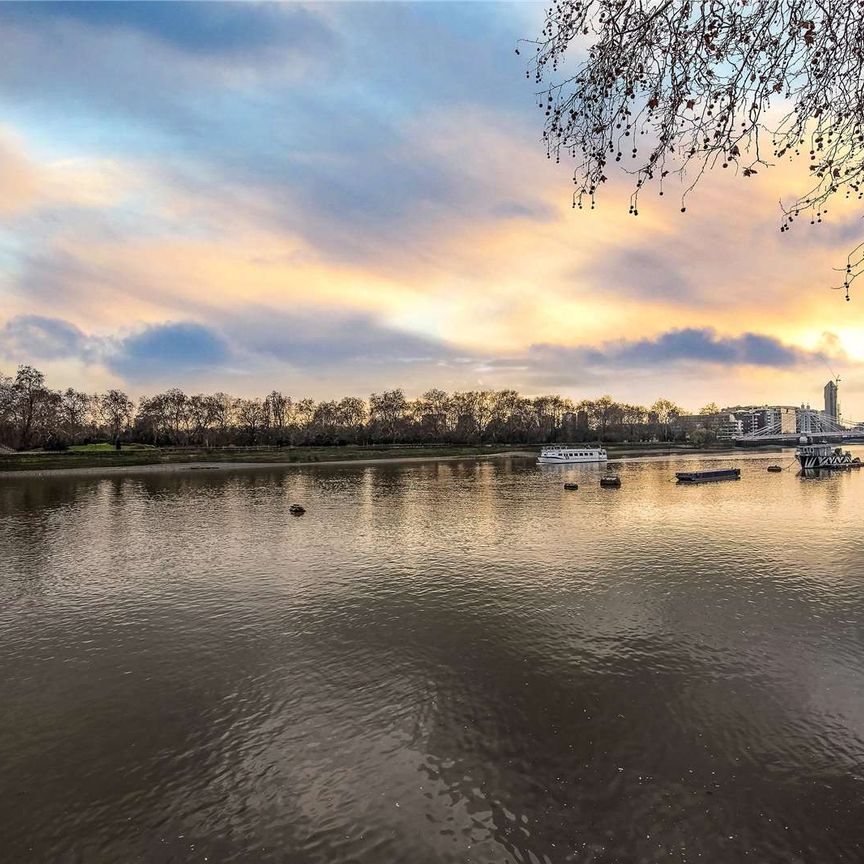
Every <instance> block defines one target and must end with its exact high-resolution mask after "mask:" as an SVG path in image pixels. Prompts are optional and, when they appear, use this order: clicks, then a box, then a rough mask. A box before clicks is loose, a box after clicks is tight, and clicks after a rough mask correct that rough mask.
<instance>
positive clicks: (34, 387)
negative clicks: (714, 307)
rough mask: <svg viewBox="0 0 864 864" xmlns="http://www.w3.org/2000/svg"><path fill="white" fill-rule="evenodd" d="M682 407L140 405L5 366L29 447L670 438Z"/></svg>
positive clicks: (11, 431) (444, 396)
mask: <svg viewBox="0 0 864 864" xmlns="http://www.w3.org/2000/svg"><path fill="white" fill-rule="evenodd" d="M680 413H682V412H681V409H680V408H678V407H677V406H676V405H675V404H674V403H672V402H670V401H668V400H666V399H660V400H658V401H657V402H655V403H654V405H652V406H651V408H645V407H642V406H639V405H626V404H621V403H618V402H615V401H614V400H613V399H612V398H611V397H609V396H603V397H601V398H600V399H586V400H582V401H581V402H578V403H574V402H573V401H572V400H570V399H566V398H562V397H561V396H556V395H549V396H535V397H526V396H521V395H520V394H519V393H517V392H516V391H515V390H497V391H492V390H471V391H465V392H458V393H445V392H444V391H443V390H437V389H432V390H429V391H427V392H426V393H424V394H423V395H422V396H421V397H420V398H418V399H408V398H406V396H405V394H404V393H403V391H402V390H400V389H396V390H387V391H385V392H382V393H373V394H372V395H371V396H370V397H369V399H368V400H365V399H360V398H358V397H356V396H346V397H344V398H343V399H340V400H338V401H337V400H332V401H322V402H315V401H314V400H312V399H299V400H294V399H292V398H291V397H290V396H285V395H283V394H282V393H280V392H279V391H277V390H274V391H273V392H271V393H270V394H268V395H267V396H266V397H265V398H263V399H244V398H235V397H232V396H229V395H228V394H226V393H212V394H203V393H197V394H194V395H191V396H190V395H187V394H186V393H184V392H183V391H181V390H178V389H171V390H168V391H166V392H164V393H157V394H156V395H155V396H143V397H141V399H139V401H138V404H137V405H135V404H133V402H132V400H131V399H130V398H129V397H128V396H127V395H126V394H125V393H123V392H121V391H119V390H109V391H108V392H107V393H101V394H95V395H90V394H87V393H82V392H80V391H78V390H73V389H71V388H69V389H67V390H65V391H62V392H61V391H57V390H51V389H50V388H48V387H47V386H46V384H45V378H44V376H43V375H42V373H41V372H39V371H38V370H36V369H34V368H32V367H30V366H21V367H20V368H19V369H18V372H17V374H16V376H15V377H14V378H10V377H5V376H3V375H2V374H0V444H2V445H4V446H7V447H12V448H16V449H19V450H20V449H27V448H33V447H44V448H49V449H51V448H54V449H63V448H65V447H67V446H69V445H70V444H79V443H87V442H91V441H105V440H110V441H115V442H120V441H138V442H141V443H148V444H155V445H161V446H166V445H167V446H171V445H174V446H178V445H180V446H183V445H188V446H200V447H220V446H230V445H244V446H255V445H264V444H269V445H277V446H294V445H316V444H341V443H351V444H376V443H417V444H435V443H442V444H444V443H449V444H456V443H459V444H483V443H503V442H507V443H514V444H516V443H526V444H527V443H532V444H539V443H546V442H549V441H555V440H563V439H566V440H569V441H588V440H594V439H600V440H603V441H615V440H630V441H640V440H649V439H652V438H661V439H664V440H668V439H670V438H671V437H672V435H673V430H672V426H671V421H672V420H673V419H674V417H675V416H676V415H678V414H680Z"/></svg>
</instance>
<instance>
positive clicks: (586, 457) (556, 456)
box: [537, 444, 608, 465]
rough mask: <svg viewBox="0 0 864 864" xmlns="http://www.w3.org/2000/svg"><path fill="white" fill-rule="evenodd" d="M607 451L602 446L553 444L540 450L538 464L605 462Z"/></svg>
mask: <svg viewBox="0 0 864 864" xmlns="http://www.w3.org/2000/svg"><path fill="white" fill-rule="evenodd" d="M607 458H608V457H607V456H606V451H605V450H604V449H603V448H602V447H585V446H581V445H578V444H551V445H550V446H548V447H544V448H543V449H542V450H541V451H540V456H539V458H538V459H537V464H538V465H572V464H574V463H578V462H605V461H606V460H607Z"/></svg>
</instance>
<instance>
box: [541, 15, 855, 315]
mask: <svg viewBox="0 0 864 864" xmlns="http://www.w3.org/2000/svg"><path fill="white" fill-rule="evenodd" d="M532 44H534V45H535V54H534V57H533V58H532V59H531V60H530V66H529V70H528V72H527V74H528V75H529V77H530V76H531V74H532V73H533V75H534V77H535V80H536V82H537V83H538V84H540V85H543V86H544V89H543V90H541V91H540V107H541V108H542V109H543V110H544V111H545V117H546V120H545V128H544V132H543V138H544V140H545V142H546V147H547V152H548V155H549V156H550V158H552V157H554V158H555V159H556V160H560V159H561V157H562V155H564V156H570V157H572V158H574V159H575V160H576V163H577V164H576V168H575V171H574V182H575V185H576V189H575V191H574V195H573V206H574V207H582V206H584V205H585V204H586V203H588V204H590V206H591V207H592V208H593V207H594V203H595V199H596V196H597V192H598V190H599V188H600V186H601V185H602V184H603V183H605V182H606V181H607V180H608V171H609V168H610V163H612V164H616V163H617V164H619V166H620V167H622V168H623V169H624V170H625V171H627V172H628V173H630V174H631V175H632V176H633V178H634V189H633V193H632V196H631V199H630V212H631V213H632V214H633V215H638V214H639V197H640V194H641V192H642V191H643V189H644V188H645V187H646V185H648V184H649V183H652V182H654V183H656V185H657V187H658V190H659V193H660V194H661V195H662V194H664V180H665V179H666V178H667V177H669V176H670V175H675V176H678V177H681V178H685V177H686V178H688V179H687V182H686V183H685V187H684V192H683V194H682V199H681V209H682V211H683V210H685V209H686V198H687V195H688V194H689V192H690V191H692V189H693V188H694V186H695V185H696V184H697V183H698V182H699V180H700V179H701V177H702V176H703V175H704V173H705V172H706V171H707V170H710V169H713V168H715V167H717V166H718V165H720V166H721V167H723V168H732V169H733V170H737V171H738V172H740V173H741V174H742V175H743V176H744V177H750V176H752V175H754V174H756V173H758V171H759V170H760V169H761V168H762V167H767V166H768V165H770V164H773V163H774V162H776V161H777V160H779V159H783V158H789V159H793V158H795V157H796V156H800V155H806V156H809V162H810V165H809V168H810V176H811V178H812V179H811V184H810V188H809V190H808V191H807V192H805V193H804V194H803V195H801V196H800V197H799V198H798V199H796V200H795V201H794V202H792V203H791V204H786V205H784V204H782V203H781V211H782V216H781V226H780V227H781V231H784V232H785V231H788V230H789V229H790V228H791V226H792V225H793V223H794V222H795V221H796V219H798V218H799V217H803V218H809V220H810V222H811V223H814V224H815V223H819V222H822V220H823V218H824V216H825V214H826V213H827V212H828V207H827V205H828V201H829V200H830V199H831V198H832V197H833V196H835V195H837V194H842V195H844V196H845V197H846V198H852V197H857V199H858V200H861V197H862V194H864V185H862V181H864V76H862V67H864V0H821V2H820V0H756V2H748V0H559V2H556V3H555V5H554V6H551V7H550V8H549V9H548V10H547V15H546V20H545V24H544V28H543V32H542V35H541V37H540V39H539V40H536V41H535V42H533V43H532ZM582 50H584V51H585V56H584V57H582V58H581V59H578V60H575V62H574V63H573V66H572V71H570V72H569V73H568V72H567V71H565V70H566V69H567V68H568V65H569V64H570V63H571V61H573V55H576V54H578V53H579V52H580V51H582ZM559 76H563V77H561V78H560V80H558V78H559ZM768 142H770V156H769V155H768V153H767V152H766V150H767V149H768ZM769 160H770V161H769ZM861 249H862V247H858V248H856V249H855V250H853V252H852V253H850V256H849V259H848V261H847V265H846V266H845V267H843V268H839V272H840V273H842V275H843V281H842V283H841V284H839V285H837V286H836V287H837V288H839V289H841V290H844V291H845V293H846V298H847V299H849V288H850V286H851V285H852V283H853V282H854V281H855V280H856V279H857V278H858V277H859V276H860V275H861V274H862V272H864V255H862V252H861Z"/></svg>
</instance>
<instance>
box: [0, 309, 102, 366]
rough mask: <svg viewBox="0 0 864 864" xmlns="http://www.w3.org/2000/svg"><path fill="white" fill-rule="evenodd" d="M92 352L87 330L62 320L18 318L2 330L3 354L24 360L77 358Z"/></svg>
mask: <svg viewBox="0 0 864 864" xmlns="http://www.w3.org/2000/svg"><path fill="white" fill-rule="evenodd" d="M89 350H90V345H89V340H88V338H87V336H86V335H85V334H84V333H83V331H81V330H79V329H78V328H77V327H76V326H75V325H74V324H70V323H69V322H68V321H64V320H62V319H60V318H45V317H43V316H41V315H18V316H17V317H15V318H12V319H11V320H9V321H7V322H6V324H5V325H4V326H3V327H2V328H0V354H4V355H6V356H10V357H18V358H20V359H21V360H22V361H24V360H25V359H28V358H29V359H30V360H32V361H37V360H54V359H58V358H64V357H75V356H80V355H83V354H85V353H87V352H89Z"/></svg>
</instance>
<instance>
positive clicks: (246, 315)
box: [223, 307, 465, 369]
mask: <svg viewBox="0 0 864 864" xmlns="http://www.w3.org/2000/svg"><path fill="white" fill-rule="evenodd" d="M223 327H224V329H225V332H226V334H227V335H228V336H229V337H230V338H231V339H232V341H233V342H234V343H235V344H237V345H238V346H240V347H242V349H243V350H244V351H245V352H247V353H249V354H258V355H266V356H268V357H272V358H274V359H276V360H279V361H281V362H283V363H287V364H290V365H291V366H295V367H301V368H306V369H310V368H334V367H344V368H347V367H349V366H352V365H355V364H358V363H360V364H373V365H379V366H380V365H388V364H394V363H396V364H405V363H415V364H422V363H436V362H439V361H443V360H446V359H449V358H452V357H455V356H457V355H458V354H459V353H460V352H459V350H458V349H457V348H455V347H454V346H450V345H447V344H446V343H445V342H441V341H438V340H435V339H431V338H426V337H423V336H419V335H415V334H413V333H408V332H406V331H404V330H399V329H397V328H394V327H390V326H388V325H386V324H382V323H380V322H379V321H377V320H376V319H375V318H374V317H373V316H372V315H369V314H364V313H360V312H348V311H342V310H338V309H330V308H326V307H312V308H307V309H305V310H297V311H293V312H284V311H280V310H278V309H264V308H252V309H248V310H243V311H241V312H239V313H238V314H236V315H232V316H231V318H230V320H226V321H225V323H224V324H223ZM461 353H462V354H464V353H465V352H464V351H463V352H461Z"/></svg>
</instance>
